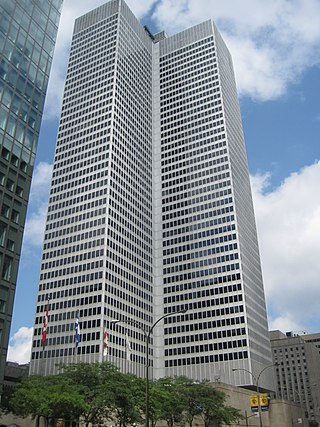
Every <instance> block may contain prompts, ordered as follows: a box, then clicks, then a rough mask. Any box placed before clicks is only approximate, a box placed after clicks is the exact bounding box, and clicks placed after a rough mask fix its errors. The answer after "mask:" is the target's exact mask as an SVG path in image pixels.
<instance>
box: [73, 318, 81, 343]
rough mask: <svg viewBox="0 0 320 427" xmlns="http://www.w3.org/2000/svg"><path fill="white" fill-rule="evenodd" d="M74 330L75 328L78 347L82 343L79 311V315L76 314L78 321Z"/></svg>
mask: <svg viewBox="0 0 320 427" xmlns="http://www.w3.org/2000/svg"><path fill="white" fill-rule="evenodd" d="M74 330H75V333H76V347H78V345H79V343H80V339H81V334H80V322H79V313H77V316H76V321H75V324H74Z"/></svg>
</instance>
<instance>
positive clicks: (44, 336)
mask: <svg viewBox="0 0 320 427" xmlns="http://www.w3.org/2000/svg"><path fill="white" fill-rule="evenodd" d="M49 301H50V298H49V297H48V299H47V305H46V309H45V314H44V319H43V328H42V336H41V344H42V363H41V371H42V372H40V374H42V375H45V369H44V351H45V348H46V344H47V328H48V318H49Z"/></svg>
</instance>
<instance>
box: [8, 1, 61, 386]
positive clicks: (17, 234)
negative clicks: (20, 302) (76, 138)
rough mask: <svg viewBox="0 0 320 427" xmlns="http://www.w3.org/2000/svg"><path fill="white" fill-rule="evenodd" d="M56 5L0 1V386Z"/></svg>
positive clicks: (58, 3)
mask: <svg viewBox="0 0 320 427" xmlns="http://www.w3.org/2000/svg"><path fill="white" fill-rule="evenodd" d="M61 5H62V0H43V1H41V2H39V1H37V0H19V1H18V0H1V2H0V55H1V57H0V194H1V197H0V351H1V359H0V385H1V384H2V383H3V375H4V368H5V361H6V355H7V349H8V341H9V332H10V325H11V318H12V309H13V301H14V295H15V287H16V279H17V271H18V265H19V257H20V250H21V242H22V234H23V229H24V223H25V216H26V209H27V204H28V197H29V190H30V182H31V176H32V171H33V165H34V159H35V154H36V147H37V140H38V136H39V129H40V121H41V116H42V111H43V104H44V98H45V93H46V89H47V83H48V76H49V71H50V66H51V61H52V55H53V49H54V45H55V39H56V34H57V27H58V22H59V18H60V10H61ZM0 392H1V390H0Z"/></svg>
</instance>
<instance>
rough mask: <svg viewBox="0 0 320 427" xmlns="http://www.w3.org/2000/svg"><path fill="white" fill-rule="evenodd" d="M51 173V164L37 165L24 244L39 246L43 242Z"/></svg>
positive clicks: (42, 163)
mask: <svg viewBox="0 0 320 427" xmlns="http://www.w3.org/2000/svg"><path fill="white" fill-rule="evenodd" d="M51 174H52V165H51V164H48V163H45V162H41V163H39V164H38V165H37V166H36V167H35V170H34V173H33V178H32V184H31V190H30V198H29V202H30V203H29V207H30V209H32V210H31V211H28V216H27V220H26V224H25V231H24V236H23V245H24V246H25V245H27V246H34V245H35V246H39V245H41V244H42V241H43V235H44V228H45V220H46V215H47V209H48V193H49V187H50V180H51Z"/></svg>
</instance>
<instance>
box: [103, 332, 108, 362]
mask: <svg viewBox="0 0 320 427" xmlns="http://www.w3.org/2000/svg"><path fill="white" fill-rule="evenodd" d="M107 354H108V332H107V328H106V327H104V331H103V355H104V356H106V355H107Z"/></svg>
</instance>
